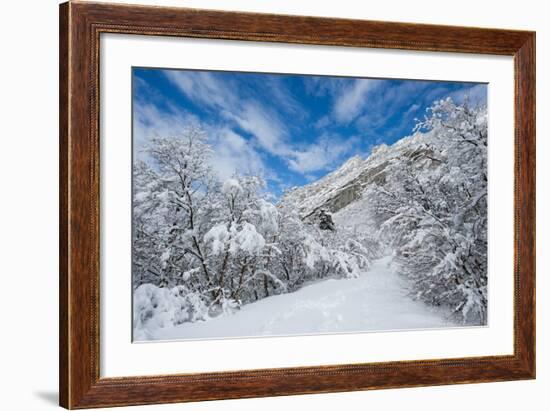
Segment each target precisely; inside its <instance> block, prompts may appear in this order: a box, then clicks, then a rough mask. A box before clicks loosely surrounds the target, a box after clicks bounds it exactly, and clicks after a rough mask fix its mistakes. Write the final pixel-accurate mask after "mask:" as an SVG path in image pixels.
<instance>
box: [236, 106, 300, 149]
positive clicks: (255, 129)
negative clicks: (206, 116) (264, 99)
mask: <svg viewBox="0 0 550 411" xmlns="http://www.w3.org/2000/svg"><path fill="white" fill-rule="evenodd" d="M226 115H227V116H228V117H229V118H231V119H232V120H234V121H235V122H236V123H237V124H238V125H239V127H240V128H242V129H243V130H244V131H247V132H248V133H250V134H252V135H253V136H254V137H256V139H257V142H258V144H259V145H260V146H261V147H262V148H264V149H265V150H267V151H268V152H269V153H271V154H275V155H286V154H288V152H289V151H290V148H289V147H288V145H287V143H286V141H285V139H286V135H287V129H286V126H285V125H284V124H283V123H282V122H281V121H280V120H279V117H278V115H277V113H275V112H274V111H272V110H270V111H267V110H266V109H264V108H262V107H261V106H259V105H257V104H254V103H252V102H245V103H244V104H242V105H241V107H240V110H238V111H237V110H235V111H234V112H232V111H227V112H226Z"/></svg>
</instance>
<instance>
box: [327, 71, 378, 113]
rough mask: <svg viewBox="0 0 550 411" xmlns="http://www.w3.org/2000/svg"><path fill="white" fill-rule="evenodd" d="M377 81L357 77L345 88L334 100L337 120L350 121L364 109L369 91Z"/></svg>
mask: <svg viewBox="0 0 550 411" xmlns="http://www.w3.org/2000/svg"><path fill="white" fill-rule="evenodd" d="M376 84H377V83H376V81H373V80H366V79H357V80H355V81H354V82H353V83H352V84H351V86H350V87H347V88H346V89H344V90H343V91H342V92H341V94H340V95H339V96H338V97H337V98H336V101H335V102H334V108H333V110H334V116H335V118H336V120H338V121H340V122H343V123H349V122H350V121H352V120H353V119H355V118H356V117H357V116H358V115H359V114H360V113H361V111H362V110H363V109H364V105H365V102H366V99H367V96H368V93H369V92H370V91H371V90H372V89H373V88H374V87H375V86H376Z"/></svg>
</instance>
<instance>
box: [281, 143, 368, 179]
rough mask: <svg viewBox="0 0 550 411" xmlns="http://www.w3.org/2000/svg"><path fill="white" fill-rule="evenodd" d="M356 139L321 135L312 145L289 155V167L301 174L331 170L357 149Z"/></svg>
mask: <svg viewBox="0 0 550 411" xmlns="http://www.w3.org/2000/svg"><path fill="white" fill-rule="evenodd" d="M358 143H359V139H358V138H357V137H350V138H346V139H344V138H342V137H341V136H338V135H335V134H323V135H321V137H319V138H318V139H317V140H316V141H315V143H314V144H310V145H309V146H307V147H305V148H303V149H301V150H296V151H293V152H291V153H290V154H289V158H288V165H289V167H290V168H291V169H292V170H294V171H296V172H299V173H301V174H306V175H307V174H308V173H312V172H315V171H321V170H327V169H329V168H333V167H334V166H336V165H338V164H339V163H341V162H342V160H343V159H345V158H346V157H348V156H349V155H350V154H351V153H352V152H353V151H354V149H356V148H357V146H358Z"/></svg>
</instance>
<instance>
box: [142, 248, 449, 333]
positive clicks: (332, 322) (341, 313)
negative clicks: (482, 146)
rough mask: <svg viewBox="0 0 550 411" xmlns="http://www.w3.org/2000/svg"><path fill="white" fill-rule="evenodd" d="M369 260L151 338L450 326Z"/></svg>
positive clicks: (385, 261) (384, 262)
mask: <svg viewBox="0 0 550 411" xmlns="http://www.w3.org/2000/svg"><path fill="white" fill-rule="evenodd" d="M390 261H391V257H384V258H382V259H380V260H377V261H375V262H374V263H373V265H372V266H371V268H370V269H369V270H368V271H366V272H365V273H363V275H362V276H361V277H359V278H356V279H350V280H333V279H329V280H325V281H321V282H319V283H315V284H312V285H309V286H305V287H304V288H302V289H300V290H298V291H296V292H294V293H290V294H283V295H277V296H272V297H268V298H265V299H263V300H260V301H258V302H255V303H251V304H247V305H245V306H243V307H242V308H241V310H240V311H238V312H236V313H235V314H233V315H229V316H224V317H218V318H215V319H212V320H210V321H207V322H199V323H186V324H183V325H180V326H177V327H173V328H164V329H159V330H157V331H156V332H155V335H154V338H153V339H155V340H172V339H188V338H221V337H246V336H268V335H289V334H290V335H296V334H315V333H335V332H358V331H381V330H403V329H415V328H416V329H418V328H438V327H445V326H452V325H453V324H452V323H450V322H449V320H447V318H446V317H447V316H448V313H447V312H445V311H443V310H441V309H435V308H432V307H429V306H427V305H426V304H424V303H422V302H420V301H414V300H412V299H411V298H410V297H409V296H408V295H407V290H406V283H405V282H404V280H403V279H402V278H401V277H399V275H398V274H396V273H394V272H393V270H391V269H390V268H389V263H390Z"/></svg>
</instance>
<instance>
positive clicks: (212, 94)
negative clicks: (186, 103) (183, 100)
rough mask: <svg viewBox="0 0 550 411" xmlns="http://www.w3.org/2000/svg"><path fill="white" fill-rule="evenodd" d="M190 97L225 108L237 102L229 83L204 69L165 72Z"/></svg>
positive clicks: (209, 104) (196, 100) (210, 105)
mask: <svg viewBox="0 0 550 411" xmlns="http://www.w3.org/2000/svg"><path fill="white" fill-rule="evenodd" d="M164 73H165V75H166V77H167V78H168V80H170V82H172V84H174V85H175V86H176V87H177V88H178V89H179V90H180V91H181V92H182V93H183V94H185V95H186V96H187V97H188V98H189V99H191V100H193V101H195V102H198V103H201V104H205V105H207V106H209V107H217V108H223V107H226V106H228V105H233V104H235V103H236V102H237V100H238V97H237V95H236V93H235V92H234V91H233V90H232V89H231V87H230V86H228V84H227V83H225V82H221V81H219V80H218V79H217V78H216V77H215V76H214V75H212V73H208V72H204V71H181V70H167V71H165V72H164Z"/></svg>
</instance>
